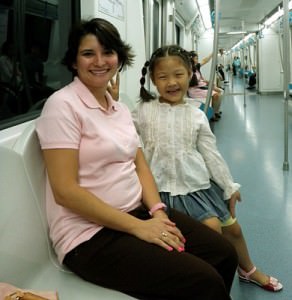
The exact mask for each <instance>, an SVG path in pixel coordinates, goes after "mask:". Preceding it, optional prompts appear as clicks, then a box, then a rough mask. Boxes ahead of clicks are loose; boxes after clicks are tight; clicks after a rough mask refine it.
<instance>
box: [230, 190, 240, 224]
mask: <svg viewBox="0 0 292 300" xmlns="http://www.w3.org/2000/svg"><path fill="white" fill-rule="evenodd" d="M237 201H239V202H240V201H241V197H240V193H239V191H236V192H235V193H233V194H232V195H231V197H230V200H229V211H230V214H231V217H232V218H235V216H236V214H235V205H236V202H237Z"/></svg>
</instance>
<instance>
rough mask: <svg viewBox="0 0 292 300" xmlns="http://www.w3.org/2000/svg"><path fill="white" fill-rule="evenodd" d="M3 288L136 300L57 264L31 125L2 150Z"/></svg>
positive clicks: (0, 225) (65, 297)
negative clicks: (11, 287) (87, 280)
mask: <svg viewBox="0 0 292 300" xmlns="http://www.w3.org/2000/svg"><path fill="white" fill-rule="evenodd" d="M0 157H1V168H2V170H5V172H1V173H0V190H1V201H0V232H1V234H0V270H1V272H0V282H6V283H9V284H12V285H14V286H17V287H19V288H25V289H34V290H42V291H43V290H47V291H57V292H58V293H59V297H60V300H69V299H70V300H75V299H76V300H80V299H86V300H93V299H94V300H96V299H103V300H106V299H108V300H112V299H134V298H132V297H130V296H128V295H125V294H122V293H119V292H117V291H113V290H110V289H106V288H103V287H100V286H96V285H94V284H91V283H88V282H86V281H84V280H82V279H80V278H79V277H77V276H76V275H75V274H73V273H71V272H70V271H68V270H66V269H65V268H64V267H62V266H60V265H59V263H58V262H57V259H56V256H55V253H54V251H53V249H52V247H51V244H50V240H49V238H48V228H47V222H46V216H45V207H44V192H45V191H44V190H45V168H44V163H43V160H42V155H41V150H40V147H39V143H38V139H37V136H36V133H35V128H34V122H32V123H30V124H29V125H28V126H27V127H26V128H25V130H24V131H23V133H22V134H21V135H20V137H19V138H18V139H17V141H16V143H15V145H14V146H13V148H7V147H0Z"/></svg>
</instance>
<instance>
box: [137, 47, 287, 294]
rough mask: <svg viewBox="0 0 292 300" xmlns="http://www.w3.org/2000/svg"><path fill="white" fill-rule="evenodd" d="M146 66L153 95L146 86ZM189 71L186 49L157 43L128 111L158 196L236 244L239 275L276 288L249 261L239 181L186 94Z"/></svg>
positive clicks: (276, 288) (277, 285)
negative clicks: (240, 218) (137, 97)
mask: <svg viewBox="0 0 292 300" xmlns="http://www.w3.org/2000/svg"><path fill="white" fill-rule="evenodd" d="M147 66H149V73H150V77H151V80H152V82H153V84H154V85H155V86H156V88H157V90H158V93H159V96H158V97H157V98H156V97H155V96H154V95H152V94H150V92H149V91H147V90H146V89H145V87H144V83H145V75H146V73H147ZM191 71H192V66H191V63H190V60H189V56H188V53H187V52H186V51H184V50H183V49H181V48H180V47H179V46H165V47H162V48H159V49H158V50H156V51H155V52H154V53H153V54H152V56H151V58H150V61H149V62H147V64H145V66H144V68H143V70H142V78H141V80H140V82H141V91H140V97H141V100H142V103H139V104H138V106H137V108H136V109H135V110H134V111H133V113H132V116H133V120H134V123H135V126H136V129H137V132H138V133H139V135H140V138H141V140H142V142H143V145H144V153H145V157H146V160H147V162H148V164H149V166H150V169H151V171H152V173H153V175H154V178H155V180H156V183H157V186H158V190H159V192H160V197H161V199H162V201H163V202H164V203H165V204H166V205H167V207H169V208H174V209H176V210H179V211H181V212H183V213H185V214H187V215H189V216H191V217H192V218H194V219H196V220H198V221H200V222H202V223H203V224H205V225H207V226H208V227H210V228H212V229H213V230H214V231H216V232H218V233H220V234H223V235H224V236H225V237H226V238H227V239H228V240H229V241H230V242H231V243H232V244H233V245H234V247H235V249H236V250H237V254H238V257H239V267H238V275H239V278H240V280H242V281H244V282H249V283H254V284H256V285H258V286H260V287H262V288H263V289H265V290H269V291H273V292H276V291H280V290H281V289H282V284H281V283H280V282H279V281H278V280H277V279H275V278H273V277H270V276H267V275H266V274H264V273H262V272H261V271H259V270H258V269H256V267H255V265H254V264H253V262H252V261H251V258H250V256H249V253H248V248H247V245H246V242H245V239H244V236H243V233H242V230H241V227H240V225H239V223H238V222H237V220H236V218H235V205H236V202H237V201H240V193H239V191H238V189H239V187H240V185H239V184H238V183H235V182H234V181H233V178H232V176H231V174H230V171H229V168H228V167H227V165H226V162H225V161H224V159H223V158H222V156H221V154H220V153H219V151H218V149H217V147H216V139H215V136H214V135H213V133H212V131H211V129H210V126H209V123H208V120H207V118H206V116H205V114H204V113H203V112H202V111H200V110H199V109H197V108H196V107H194V105H192V103H193V102H192V100H186V99H185V94H186V92H187V89H188V83H189V76H190V74H191ZM170 107H171V109H169V108H170ZM214 299H217V298H214Z"/></svg>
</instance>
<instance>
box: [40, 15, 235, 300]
mask: <svg viewBox="0 0 292 300" xmlns="http://www.w3.org/2000/svg"><path fill="white" fill-rule="evenodd" d="M132 62H133V54H132V51H131V48H130V46H129V45H127V44H125V43H124V42H123V41H122V40H121V38H120V35H119V33H118V31H117V30H116V28H115V27H114V26H113V25H112V24H111V23H109V22H107V21H106V20H103V19H98V18H97V19H92V20H90V21H83V22H81V24H79V25H77V26H76V27H74V28H73V29H72V31H71V33H70V36H69V42H68V50H67V52H66V55H65V58H64V64H65V65H67V67H68V68H69V70H71V71H72V73H73V74H74V75H75V78H74V81H73V82H72V83H70V84H69V85H67V86H65V87H64V88H62V89H61V90H59V91H58V92H56V93H54V94H53V95H52V96H51V97H50V98H49V99H48V100H47V102H46V104H45V107H44V109H43V112H42V115H41V117H40V118H39V120H38V121H37V133H38V136H39V139H40V143H41V147H42V150H43V154H44V159H45V164H46V168H47V173H48V185H47V213H48V222H49V228H50V237H51V239H52V243H53V246H54V248H55V250H56V252H57V255H58V258H59V261H60V262H61V263H63V264H65V265H66V266H68V267H69V268H70V269H71V270H72V271H73V272H75V273H76V274H78V275H79V276H80V277H82V278H83V279H85V280H87V281H90V282H93V283H95V284H98V285H102V286H105V287H108V288H112V289H116V290H119V291H121V292H124V293H127V294H130V295H133V296H136V297H138V298H139V299H178V297H179V299H194V298H195V297H196V298H195V299H201V300H208V299H210V300H211V299H218V300H221V299H222V300H225V299H226V300H227V299H230V297H229V291H230V288H231V285H232V281H233V277H234V272H235V269H236V266H237V256H236V254H235V250H234V249H233V247H232V246H231V245H230V244H229V243H228V242H227V241H226V240H224V239H222V238H221V236H220V235H219V234H217V233H215V232H213V231H212V230H209V229H208V228H207V227H205V226H204V225H201V224H199V223H197V222H196V221H194V220H192V219H191V218H189V217H187V216H185V215H183V214H181V213H179V212H176V211H174V210H170V211H169V212H168V214H167V213H166V211H165V210H164V209H165V205H164V204H163V203H162V202H161V200H160V198H159V194H158V191H157V188H156V185H155V183H154V179H153V176H152V174H151V172H150V170H149V168H148V166H147V164H146V161H145V159H144V156H143V154H142V151H141V148H140V145H139V139H138V136H137V133H136V130H135V127H134V124H133V122H132V119H131V114H130V112H129V110H128V109H127V107H126V106H125V105H123V104H122V103H119V102H116V101H114V100H113V99H112V97H111V96H110V94H109V92H108V91H107V88H108V85H109V84H110V82H111V80H112V78H113V77H114V75H115V74H116V73H117V72H118V71H120V70H122V68H123V67H124V66H125V65H131V64H132ZM210 286H212V289H210Z"/></svg>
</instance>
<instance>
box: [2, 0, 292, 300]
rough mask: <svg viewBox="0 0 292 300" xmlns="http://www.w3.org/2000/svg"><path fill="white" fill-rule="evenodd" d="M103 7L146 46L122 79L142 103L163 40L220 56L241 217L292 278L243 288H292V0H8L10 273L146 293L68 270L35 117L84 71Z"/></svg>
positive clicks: (209, 66) (255, 295)
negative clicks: (77, 64)
mask: <svg viewBox="0 0 292 300" xmlns="http://www.w3.org/2000/svg"><path fill="white" fill-rule="evenodd" d="M93 17H99V18H104V19H106V20H108V21H110V22H111V23H112V24H114V25H115V26H116V28H117V29H118V31H119V32H120V34H121V37H122V39H123V40H125V41H127V43H129V44H130V45H131V46H132V48H133V50H134V53H135V61H134V64H133V66H131V67H129V68H126V69H125V70H123V71H122V72H121V74H120V86H119V101H121V102H124V103H125V104H126V105H127V106H128V107H129V110H130V111H132V110H133V109H134V108H135V106H136V105H137V103H138V101H139V89H140V83H139V80H140V77H141V69H142V67H143V66H144V63H145V61H147V60H148V59H149V57H150V56H151V53H152V52H153V51H155V50H156V49H157V48H159V47H160V46H163V45H171V44H177V45H179V46H181V47H182V48H184V49H185V50H187V51H192V50H193V51H196V52H197V53H198V58H199V61H203V60H204V59H205V58H207V57H209V60H208V62H207V63H205V64H204V65H202V68H201V72H202V74H203V76H204V78H205V79H207V80H209V81H211V82H213V81H214V84H215V85H217V86H218V87H219V88H221V91H222V97H221V106H220V112H219V115H218V117H216V118H214V115H212V110H211V115H208V118H209V122H210V127H211V129H212V131H213V133H214V135H215V137H216V141H217V146H218V148H219V150H220V152H221V154H222V156H223V157H224V159H225V161H226V162H227V164H228V166H229V168H230V171H231V173H232V176H233V177H234V179H235V180H236V182H239V183H240V184H241V188H240V191H241V197H242V201H241V202H239V203H238V204H237V206H236V214H237V219H238V220H239V221H240V223H241V226H242V229H243V231H244V234H245V238H246V241H247V243H248V247H249V251H250V255H251V256H252V258H253V261H254V263H255V265H256V266H257V268H258V269H261V270H263V271H264V272H265V273H267V274H271V275H273V276H275V277H277V278H278V279H279V280H280V281H281V283H282V284H283V286H284V288H283V290H281V291H280V292H277V293H273V292H269V291H266V290H264V289H261V288H260V287H258V286H257V285H255V284H247V283H244V282H240V281H239V280H238V278H237V276H235V278H234V283H233V286H232V290H231V297H232V299H233V300H269V299H273V300H289V299H292V272H291V269H292V173H291V172H292V170H291V168H292V166H290V164H291V163H292V160H291V157H292V76H291V67H292V63H291V56H292V55H291V39H292V1H291V0H283V1H280V0H237V1H234V0H62V1H61V0H60V1H59V0H48V1H45V0H0V45H1V56H0V194H1V200H0V283H1V282H2V283H8V284H11V285H13V286H16V287H19V288H22V289H32V290H40V291H57V292H58V295H59V299H60V300H69V299H70V300H74V299H78V300H79V299H85V300H91V299H92V300H93V299H102V300H106V299H109V300H113V299H134V298H133V297H130V296H128V295H126V294H123V293H120V292H117V291H114V290H110V289H106V288H103V287H101V286H96V285H93V284H90V283H88V282H85V281H84V280H82V279H80V278H78V277H77V276H76V275H74V274H73V273H71V272H70V271H68V270H67V269H66V268H64V266H62V265H60V264H59V263H58V262H57V260H56V255H55V253H54V250H53V249H52V246H51V244H50V240H49V237H48V230H47V221H46V214H45V208H44V186H45V181H44V176H45V168H44V162H43V158H42V155H41V152H40V146H39V144H38V140H37V137H36V134H35V127H34V124H35V120H36V119H37V118H38V116H39V115H40V113H41V111H42V108H43V105H44V103H45V102H46V100H47V98H48V97H50V95H51V94H53V93H54V92H55V91H56V90H58V89H60V88H62V87H63V86H65V85H66V84H68V83H69V82H70V81H71V80H72V75H71V74H70V73H69V72H68V70H67V69H66V68H65V67H64V66H63V65H62V64H61V61H62V58H63V55H64V52H65V49H66V46H67V36H68V32H69V30H70V28H71V26H72V25H73V24H74V23H76V22H78V21H80V20H81V19H86V20H87V19H91V18H93ZM8 63H9V64H10V65H9V66H8V65H7V64H8ZM8 71H10V73H8V74H7V72H8ZM222 73H223V74H222ZM146 84H147V86H148V87H149V89H151V90H152V91H154V92H156V90H155V87H154V86H153V85H152V84H151V83H150V80H148V79H147V80H146ZM210 98H211V91H209V90H208V92H207V95H206V97H204V98H194V99H193V100H194V101H196V102H197V104H198V106H200V107H201V108H202V109H203V110H204V111H206V113H207V109H206V108H207V107H210V108H211V107H212V103H211V100H210ZM210 288H212V287H210ZM0 289H1V285H0ZM0 295H1V291H0ZM175 299H178V300H179V299H180V297H179V295H177V297H176V298H175ZM193 299H197V298H196V295H194V298H193ZM202 300H204V299H202ZM214 300H219V299H214Z"/></svg>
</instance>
